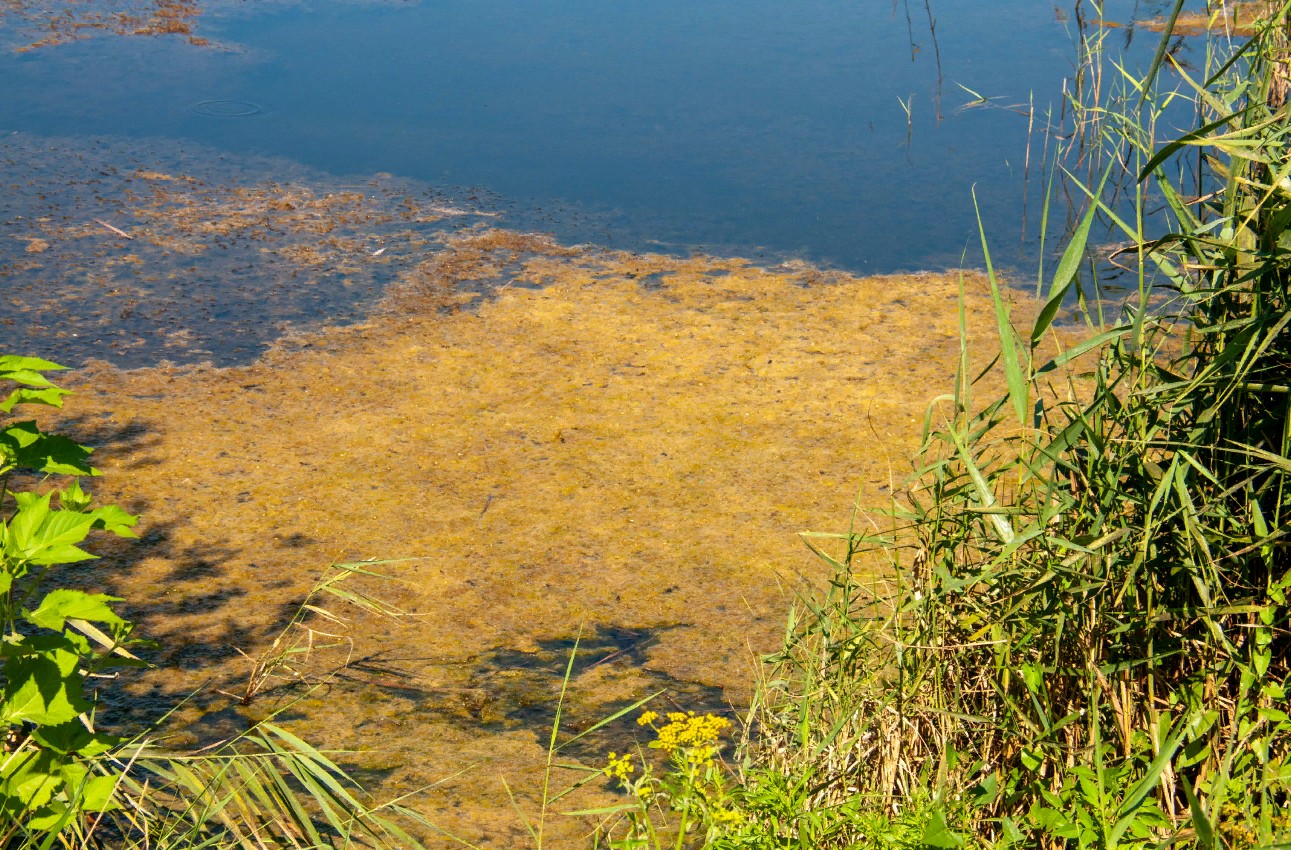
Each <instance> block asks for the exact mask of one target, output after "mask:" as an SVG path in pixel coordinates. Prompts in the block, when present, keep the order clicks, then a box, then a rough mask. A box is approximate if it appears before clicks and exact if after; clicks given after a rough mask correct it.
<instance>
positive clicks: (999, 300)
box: [973, 191, 1031, 425]
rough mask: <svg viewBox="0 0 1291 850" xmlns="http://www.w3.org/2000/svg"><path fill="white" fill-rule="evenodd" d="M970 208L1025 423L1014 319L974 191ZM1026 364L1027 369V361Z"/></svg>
mask: <svg viewBox="0 0 1291 850" xmlns="http://www.w3.org/2000/svg"><path fill="white" fill-rule="evenodd" d="M973 209H974V210H976V211H977V232H978V234H979V235H980V236H981V239H982V256H983V258H984V259H985V260H986V277H987V279H988V280H989V281H990V283H991V300H992V301H993V302H994V304H995V323H996V326H997V330H998V332H999V338H1000V360H1002V361H1003V363H1004V380H1005V383H1006V384H1007V385H1008V388H1009V399H1010V400H1011V401H1012V402H1013V412H1014V413H1016V414H1017V417H1018V422H1019V423H1021V424H1022V425H1026V424H1027V411H1028V410H1029V409H1030V407H1031V403H1030V394H1031V393H1030V391H1031V387H1030V384H1028V382H1027V379H1026V377H1025V376H1024V375H1023V374H1022V365H1021V362H1020V360H1019V359H1018V345H1017V339H1016V338H1015V334H1014V331H1013V323H1012V322H1011V321H1010V319H1009V307H1008V304H1006V303H1005V302H1004V297H1003V295H1002V294H1001V293H1000V284H999V280H998V279H997V278H996V277H995V267H994V266H993V265H992V264H991V251H990V248H989V247H988V246H987V244H986V228H985V226H984V225H983V224H982V213H981V210H978V209H977V192H976V191H974V192H973ZM1027 368H1028V369H1030V364H1029V363H1028V365H1027Z"/></svg>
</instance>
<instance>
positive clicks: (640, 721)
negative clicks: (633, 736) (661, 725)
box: [637, 711, 659, 726]
mask: <svg viewBox="0 0 1291 850" xmlns="http://www.w3.org/2000/svg"><path fill="white" fill-rule="evenodd" d="M658 719H659V712H657V711H646V712H642V714H641V716H640V717H638V718H637V725H638V726H649V725H651V724H652V723H654V722H655V721H656V720H658Z"/></svg>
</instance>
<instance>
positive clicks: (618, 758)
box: [604, 753, 637, 784]
mask: <svg viewBox="0 0 1291 850" xmlns="http://www.w3.org/2000/svg"><path fill="white" fill-rule="evenodd" d="M636 769H637V766H636V765H635V764H633V763H632V756H631V755H630V754H628V753H624V754H623V755H619V754H618V753H610V762H609V764H607V765H605V767H604V771H605V775H606V776H608V777H610V778H611V779H618V780H619V781H620V782H622V783H624V784H626V783H627V781H628V775H629V774H631V773H632V772H633V771H634V770H636Z"/></svg>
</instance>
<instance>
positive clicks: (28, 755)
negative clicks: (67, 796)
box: [0, 749, 62, 813]
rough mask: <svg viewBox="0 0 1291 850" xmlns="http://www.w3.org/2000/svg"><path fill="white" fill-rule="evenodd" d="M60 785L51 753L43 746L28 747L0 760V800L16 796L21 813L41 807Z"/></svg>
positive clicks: (30, 811)
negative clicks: (27, 749)
mask: <svg viewBox="0 0 1291 850" xmlns="http://www.w3.org/2000/svg"><path fill="white" fill-rule="evenodd" d="M60 785H62V780H61V779H60V778H59V777H58V776H56V775H55V774H54V756H53V754H52V753H50V752H48V751H46V750H37V749H32V750H29V751H27V752H24V753H19V754H17V755H15V756H12V757H6V758H5V759H3V760H0V800H4V798H5V797H8V798H11V799H15V800H17V801H18V803H19V804H20V807H21V811H22V812H24V813H33V812H35V811H37V810H39V809H41V808H42V807H44V806H45V805H46V804H47V803H48V802H49V801H50V799H51V798H52V797H53V796H54V792H55V791H56V790H58V787H59V786H60Z"/></svg>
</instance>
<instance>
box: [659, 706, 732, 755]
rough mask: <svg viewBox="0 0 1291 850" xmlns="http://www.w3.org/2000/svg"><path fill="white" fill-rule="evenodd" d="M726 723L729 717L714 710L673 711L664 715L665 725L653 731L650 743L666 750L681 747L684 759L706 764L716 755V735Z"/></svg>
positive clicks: (725, 726) (724, 727)
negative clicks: (666, 720)
mask: <svg viewBox="0 0 1291 850" xmlns="http://www.w3.org/2000/svg"><path fill="white" fill-rule="evenodd" d="M730 725H731V721H729V720H727V719H726V718H725V717H718V716H717V715H715V714H701V715H696V714H695V712H693V711H688V712H681V711H674V712H671V713H669V715H668V725H666V726H664V727H663V728H661V729H658V730H657V731H656V732H655V740H654V741H652V742H651V743H650V746H651V747H654V748H655V749H657V750H663V751H664V752H666V753H670V754H671V753H674V752H677V751H678V750H681V751H682V752H683V753H685V755H686V759H687V761H690V762H692V763H694V764H708V763H709V762H711V761H712V760H713V758H714V757H715V756H716V755H717V749H718V748H717V746H716V745H717V742H718V739H720V738H721V735H722V733H723V732H724V731H726V729H727V728H728V727H729V726H730Z"/></svg>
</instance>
